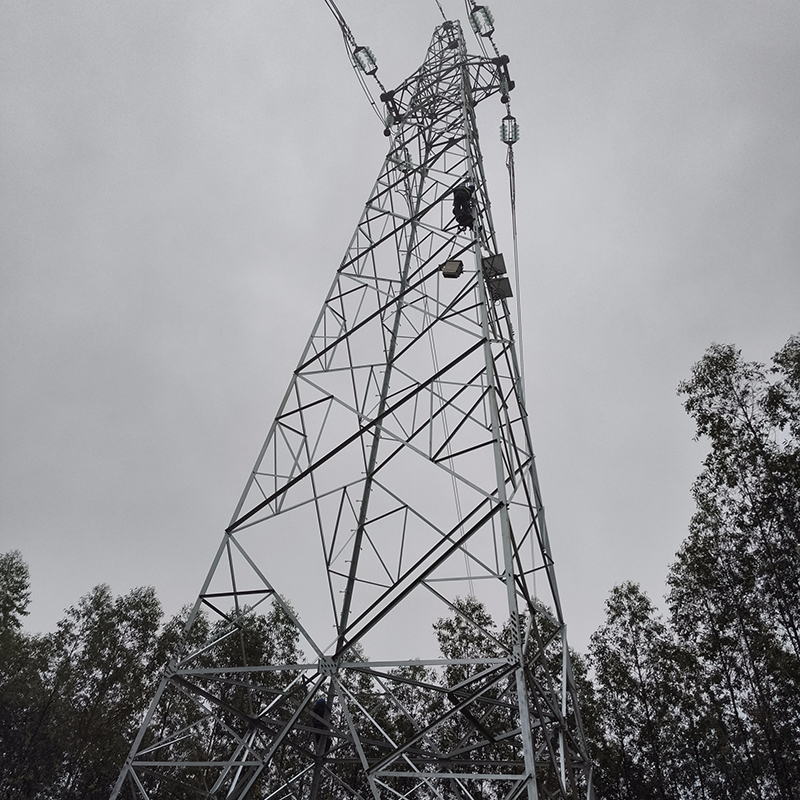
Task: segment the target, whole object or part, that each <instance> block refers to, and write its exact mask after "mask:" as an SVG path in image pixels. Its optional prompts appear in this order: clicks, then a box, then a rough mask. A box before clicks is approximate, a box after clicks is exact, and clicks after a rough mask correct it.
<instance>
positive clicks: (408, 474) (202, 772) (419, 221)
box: [113, 22, 593, 800]
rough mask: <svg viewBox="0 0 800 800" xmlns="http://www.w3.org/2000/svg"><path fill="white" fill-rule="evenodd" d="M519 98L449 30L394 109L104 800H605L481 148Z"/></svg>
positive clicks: (502, 72) (391, 98)
mask: <svg viewBox="0 0 800 800" xmlns="http://www.w3.org/2000/svg"><path fill="white" fill-rule="evenodd" d="M508 88H509V84H508V68H507V59H505V58H502V57H501V58H494V59H492V58H486V57H483V56H471V55H469V54H468V53H467V50H466V45H465V41H464V38H463V35H462V31H461V28H460V26H459V24H458V23H457V22H445V23H444V24H442V25H441V26H440V27H438V28H437V29H436V31H435V33H434V36H433V40H432V43H431V45H430V48H429V50H428V53H427V57H426V59H425V62H424V63H423V65H422V66H421V67H420V69H419V70H417V72H415V73H414V74H413V75H412V76H411V77H410V78H408V80H406V81H405V82H403V83H402V84H401V85H400V86H398V87H397V88H396V89H395V90H394V91H392V92H388V93H386V94H385V95H384V96H383V97H382V98H381V99H382V101H384V102H385V105H386V110H387V115H388V119H389V123H388V130H387V132H388V133H389V134H390V139H389V142H390V149H389V154H388V156H387V158H386V161H385V162H384V164H383V167H382V169H381V171H380V174H379V176H378V180H377V182H376V183H375V187H374V189H373V190H372V192H371V194H370V196H369V199H368V200H367V203H366V206H365V208H364V212H363V214H362V216H361V219H360V221H359V223H358V226H357V228H356V231H355V234H354V236H353V238H352V241H351V243H350V246H349V247H348V249H347V252H346V254H345V257H344V259H343V260H342V262H341V265H340V266H339V268H338V270H337V272H336V276H335V279H334V281H333V285H332V286H331V289H330V291H329V293H328V296H327V298H326V300H325V302H324V304H323V306H322V310H321V312H320V314H319V317H318V319H317V322H316V324H315V326H314V329H313V332H312V334H311V337H310V339H309V340H308V343H307V345H306V347H305V349H304V350H303V354H302V356H301V358H300V362H299V365H298V367H297V369H296V370H295V372H294V375H293V376H292V379H291V381H290V383H289V388H288V390H287V392H286V395H285V397H284V399H283V402H282V403H281V406H280V409H279V411H278V413H277V416H276V417H275V420H274V422H273V423H272V426H271V428H270V430H269V433H268V435H267V439H266V442H265V444H264V446H263V448H262V450H261V452H260V454H259V456H258V459H257V461H256V465H255V468H254V469H253V472H252V474H251V475H250V478H249V480H248V481H247V484H246V486H245V489H244V492H243V494H242V497H241V500H240V501H239V503H238V505H237V506H236V509H235V512H234V514H233V518H232V521H231V524H230V525H229V527H228V528H227V530H226V531H225V534H224V537H223V541H222V543H221V545H220V548H219V550H218V552H217V554H216V557H215V558H214V561H213V564H212V567H211V570H210V572H209V575H208V577H207V579H206V581H205V583H204V584H203V588H202V591H201V593H200V596H199V598H198V600H197V602H196V604H195V606H194V608H193V610H192V612H191V614H190V616H189V619H188V622H187V626H186V630H185V632H184V635H183V644H182V645H181V647H180V648H179V650H178V654H177V655H176V656H175V657H174V658H173V660H172V662H171V664H170V666H169V668H168V669H167V671H166V673H165V675H164V677H163V678H162V680H161V683H160V685H159V687H158V690H157V693H156V696H155V699H154V700H153V703H152V705H151V707H150V710H149V711H148V713H147V716H146V718H145V720H144V723H143V725H142V727H141V729H140V731H139V733H138V735H137V737H136V739H135V742H134V744H133V747H132V750H131V753H130V756H129V758H128V760H127V761H126V763H125V766H124V769H123V771H122V773H121V776H120V779H119V781H118V784H117V787H116V789H115V792H114V795H113V796H114V797H116V796H117V795H118V794H119V795H120V796H122V797H129V796H130V797H135V798H140V799H141V798H149V799H150V800H153V799H154V798H165V797H167V798H171V797H175V798H177V797H186V798H190V797H213V798H250V797H253V798H256V797H257V798H274V799H275V800H277V799H278V798H296V799H297V800H300V798H308V797H311V798H314V799H316V798H339V797H341V798H363V799H364V800H366V798H415V799H416V798H440V799H443V798H458V799H459V800H488V798H509V799H510V798H521V797H525V798H528V800H532V799H533V798H538V797H547V798H550V797H559V798H567V797H568V798H578V797H589V798H591V797H593V793H592V788H591V767H590V762H589V757H588V753H587V749H586V744H585V740H584V736H583V731H582V727H581V721H580V715H579V713H578V710H577V696H576V690H575V682H574V679H573V674H572V669H571V665H570V657H569V651H568V648H567V643H566V627H565V624H564V620H563V617H562V613H561V604H560V601H559V596H558V591H557V588H556V580H555V573H554V569H553V559H552V556H551V551H550V545H549V542H548V537H547V530H546V526H545V520H544V514H543V509H542V502H541V498H540V493H539V485H538V481H537V476H536V469H535V465H534V457H533V450H532V448H531V440H530V433H529V430H528V418H527V413H526V410H525V404H524V399H523V387H522V382H521V379H520V370H519V365H518V362H517V352H516V349H515V343H514V333H513V329H512V325H511V318H510V315H509V309H508V306H507V298H508V297H509V296H510V284H509V281H508V279H507V277H506V275H505V269H504V266H503V259H502V257H500V258H498V257H497V256H498V254H499V248H498V244H497V241H496V237H495V231H494V226H493V223H492V215H491V210H490V204H489V198H488V194H487V188H486V180H485V176H484V171H483V162H482V159H481V154H480V150H479V147H478V132H477V126H476V120H475V106H477V105H478V104H479V103H480V102H482V101H483V100H485V99H486V98H488V97H490V96H492V95H495V94H498V93H501V94H502V93H506V92H507V91H508ZM465 184H471V185H473V186H474V194H473V199H472V203H473V207H472V213H473V217H474V220H475V223H474V225H473V228H472V229H470V228H469V227H462V228H459V226H458V224H457V222H456V220H455V219H454V218H453V214H452V210H451V200H452V195H453V192H454V189H456V188H457V187H459V186H462V185H465ZM457 261H461V262H462V264H463V267H464V269H463V273H461V274H460V275H459V276H458V277H449V278H448V277H446V276H445V274H444V273H443V271H442V264H443V263H445V262H457ZM447 271H451V272H452V274H455V273H457V272H458V267H457V265H454V264H452V263H451V264H450V266H449V267H448V270H447ZM484 611H487V612H490V613H491V614H492V615H494V617H495V618H497V619H498V620H500V622H501V623H503V624H501V625H500V626H499V627H494V626H493V624H492V623H491V621H490V620H489V618H488V617H487V615H486V613H484ZM265 619H267V620H269V622H268V623H265V622H264V620H265ZM439 619H445V620H449V623H448V624H449V625H450V628H449V629H448V628H447V625H445V626H444V627H442V625H440V626H439V631H440V636H441V635H443V632H445V633H446V630H451V631H456V632H457V633H458V635H456V636H454V637H451V639H450V640H448V641H450V646H446V645H445V646H443V647H442V648H441V649H440V647H439V646H438V645H437V639H436V638H435V636H434V634H433V632H432V625H433V624H434V623H436V621H437V620H439ZM259 620H261V622H259ZM270 624H272V625H273V626H274V625H277V626H278V628H279V629H280V631H281V634H280V636H282V637H283V638H282V639H281V642H282V643H281V642H278V643H277V644H274V643H273V645H271V646H270V647H271V653H268V654H267V655H265V654H264V646H263V641H264V640H265V638H264V637H266V636H267V634H266V633H265V630H266V629H265V628H264V625H267V626H269V625H270ZM259 625H261V626H262V627H259ZM254 637H255V640H256V641H257V643H258V642H260V643H261V644H259V646H256V647H254V646H253V642H254ZM267 638H268V637H267ZM273 638H274V636H273ZM445 639H446V636H445ZM294 640H297V643H298V646H297V647H294V648H293V645H292V642H293V641H294ZM267 649H269V648H267ZM254 652H257V653H259V655H258V656H257V657H254V656H253V653H254ZM287 653H288V654H290V655H288V656H287V655H285V654H287ZM297 653H303V655H302V657H301V656H298V655H297ZM282 654H284V655H282ZM412 657H413V658H412ZM287 658H288V659H289V661H290V662H291V663H284V661H285V660H286V659H287Z"/></svg>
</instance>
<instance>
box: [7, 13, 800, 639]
mask: <svg viewBox="0 0 800 800" xmlns="http://www.w3.org/2000/svg"><path fill="white" fill-rule="evenodd" d="M442 4H443V6H444V9H445V11H446V12H447V13H448V14H449V15H451V16H453V15H455V14H462V12H463V4H462V3H460V2H459V3H457V2H455V0H442ZM339 6H340V8H341V10H342V12H343V13H344V14H345V16H346V17H347V19H348V21H349V22H350V24H351V26H352V28H353V30H354V32H355V35H356V38H357V39H358V40H359V42H363V43H364V44H368V45H369V46H370V47H371V48H372V49H373V50H374V51H375V54H376V56H377V58H378V62H379V64H380V73H379V74H380V76H381V77H382V79H383V81H384V83H386V84H387V85H390V84H395V83H398V82H399V81H400V80H402V79H403V78H404V77H406V76H407V75H408V74H409V73H411V72H412V71H413V70H415V69H416V68H417V66H419V64H420V63H421V61H422V59H423V57H424V55H425V50H426V48H427V45H428V42H429V40H430V35H431V32H432V29H433V27H434V26H435V25H436V24H437V22H438V21H440V19H441V18H440V17H439V13H438V10H437V8H436V4H435V2H434V0H424V2H423V0H405V1H404V2H392V3H389V2H379V0H341V2H340V3H339ZM490 8H491V10H492V11H493V13H494V15H495V17H496V20H497V36H496V40H497V42H498V44H499V46H500V48H501V50H502V51H504V52H507V53H508V54H509V55H510V57H511V64H510V68H511V74H512V77H513V78H514V79H515V80H516V83H517V88H516V89H515V91H514V93H513V96H512V99H513V106H514V113H515V115H516V117H517V119H518V120H519V122H520V126H521V129H522V139H521V141H520V142H519V144H518V145H517V146H516V149H515V152H516V160H517V178H518V213H519V224H520V258H521V269H522V286H521V287H520V292H521V297H522V303H523V331H524V347H525V360H526V377H527V384H528V401H529V410H530V412H531V414H532V431H533V436H534V444H535V446H536V450H537V455H538V458H537V463H538V467H539V472H540V478H541V483H542V489H543V492H544V499H545V504H546V507H547V514H548V523H549V527H550V533H551V539H552V545H553V550H554V554H555V557H556V564H557V574H558V578H559V583H560V587H561V596H562V601H563V604H564V609H565V613H566V616H567V620H568V622H569V626H570V630H571V640H572V642H573V644H574V645H576V646H577V647H578V648H579V649H584V648H585V646H586V642H587V640H588V637H589V635H590V634H591V632H592V631H593V630H594V629H595V628H596V627H597V626H598V625H599V624H600V623H601V622H602V619H603V602H604V599H605V597H606V595H607V593H608V591H609V590H610V589H611V587H612V586H613V585H614V584H615V583H617V582H619V581H622V580H634V581H639V582H641V583H642V585H643V586H644V588H645V589H646V590H647V591H648V592H649V593H650V595H651V597H653V599H654V600H655V601H656V602H660V601H661V598H662V595H663V593H664V579H665V576H666V572H667V568H668V565H669V563H670V562H671V560H672V558H673V555H674V553H675V551H676V550H677V548H678V546H679V545H680V542H681V540H682V539H683V537H684V536H685V533H686V529H687V524H688V521H689V517H690V515H691V513H692V502H691V498H690V487H691V483H692V481H693V479H694V477H695V476H696V474H697V473H698V471H699V468H700V462H701V459H702V457H703V454H704V447H703V445H702V444H698V443H695V442H693V441H692V434H693V430H692V425H691V422H690V420H689V419H688V417H686V415H685V413H684V412H683V410H682V408H681V405H680V399H679V398H678V397H677V396H676V394H675V387H676V385H677V383H678V381H679V380H681V379H682V378H684V377H686V376H687V375H688V373H689V370H690V369H691V366H692V364H693V363H694V362H695V361H697V360H698V359H699V358H700V357H701V355H702V354H703V351H704V350H705V348H706V347H707V346H708V345H709V344H710V343H711V342H734V343H736V344H737V345H738V346H739V347H741V348H742V349H743V351H744V355H745V357H747V358H749V359H758V360H764V359H767V358H769V357H770V356H771V354H772V353H774V352H775V351H776V350H777V349H778V348H779V347H780V346H781V345H782V344H783V343H784V342H785V341H786V339H787V338H788V337H789V336H790V335H791V334H792V333H796V332H798V331H800V265H798V252H800V219H799V217H800V144H798V142H799V141H800V137H798V121H799V120H800V35H799V33H798V32H800V4H799V3H797V2H796V0H791V1H787V2H777V1H771V0H760V1H759V2H756V0H753V1H752V2H743V1H742V0H692V1H691V2H690V1H689V0H678V1H676V2H663V0H660V1H659V2H651V1H650V0H605V1H603V0H595V1H594V2H588V0H587V1H586V2H567V1H565V0H560V1H559V2H556V1H555V0H543V1H538V2H512V1H511V0H495V2H492V3H491V5H490ZM503 113H504V112H503V110H502V106H501V105H500V104H499V103H496V104H495V102H494V101H490V102H489V107H488V108H486V109H485V110H484V111H483V113H482V116H481V122H482V123H483V125H484V129H483V136H482V139H481V142H482V147H483V150H484V155H485V157H486V161H487V164H488V167H489V188H490V193H491V195H492V199H493V202H494V205H495V214H496V216H497V217H499V218H501V225H500V230H501V234H502V235H503V237H504V240H505V248H506V250H507V251H509V250H510V247H511V243H510V240H509V238H508V226H507V224H506V223H505V222H504V221H503V220H504V218H506V217H507V202H508V201H507V197H508V194H507V193H508V189H507V183H506V175H505V172H504V168H503V158H504V149H503V146H502V145H501V143H500V142H499V140H498V136H497V129H498V126H499V124H500V119H501V117H502V115H503ZM385 147H386V140H385V139H384V137H383V135H382V131H381V128H380V125H379V123H378V122H377V120H376V119H375V118H374V116H372V114H371V111H370V109H369V107H368V105H367V103H366V101H365V100H364V98H363V96H362V95H361V93H360V89H359V87H358V85H357V83H356V80H355V77H354V76H353V74H352V70H351V68H350V66H349V63H348V61H347V58H346V56H345V53H344V49H343V46H342V41H341V36H340V34H339V31H338V28H337V27H336V24H335V23H334V20H333V18H332V17H331V15H330V14H329V12H328V11H327V9H326V8H325V5H324V3H323V2H322V0H318V2H303V3H283V4H278V3H276V2H267V0H235V1H234V0H214V1H213V2H212V0H191V1H190V0H166V1H165V0H129V1H126V2H122V1H121V2H115V3H108V2H106V1H105V0H82V1H81V2H73V1H72V0H62V1H61V2H58V3H52V2H44V0H29V1H28V2H23V1H22V0H0V170H1V172H0V214H1V217H0V218H1V223H0V224H1V226H2V230H0V259H2V275H1V277H0V279H1V281H2V283H1V284H0V336H1V340H0V397H1V398H2V423H1V424H2V441H1V442H0V470H1V471H0V480H1V484H0V487H1V489H0V490H1V491H2V495H1V496H0V552H4V551H7V550H9V549H12V548H19V549H20V550H21V551H22V553H23V555H24V557H25V558H26V560H27V561H28V562H29V564H30V567H31V577H32V584H33V585H32V589H33V602H32V604H31V608H30V610H31V614H30V617H29V624H28V627H29V629H30V630H32V631H44V630H49V629H52V628H53V627H54V625H55V623H56V621H57V619H58V618H59V617H60V616H61V613H62V610H63V609H64V608H65V607H66V606H69V605H71V604H73V603H74V602H76V601H77V600H78V598H79V597H80V595H81V594H83V593H85V592H86V591H88V590H89V589H90V588H91V587H92V586H93V585H95V584H97V583H100V582H107V583H109V584H110V585H111V587H112V589H113V591H114V592H116V593H121V592H126V591H128V590H129V589H130V588H132V587H134V586H140V585H154V586H155V587H156V589H157V591H158V594H159V596H160V597H161V599H162V601H163V602H164V604H165V608H166V610H167V612H168V613H173V612H174V611H176V610H177V609H178V608H179V607H180V606H182V605H184V604H186V603H189V602H192V601H193V600H194V598H195V597H196V595H197V592H198V590H199V588H200V584H201V581H202V579H203V577H204V576H205V573H206V571H207V568H208V566H209V564H210V562H211V558H212V556H213V554H214V551H215V549H216V546H217V544H218V541H219V537H220V535H221V533H222V529H223V528H224V527H225V525H226V524H227V522H228V520H229V517H230V515H231V513H232V511H233V508H234V505H235V503H236V500H237V499H238V496H239V493H240V492H241V489H242V488H243V486H244V482H245V480H246V477H247V475H248V473H249V471H250V469H251V467H252V464H253V461H254V460H255V457H256V455H257V452H258V449H259V447H260V445H261V443H262V440H263V437H264V435H265V434H266V432H267V428H268V426H269V423H270V421H271V419H272V416H273V415H274V413H275V411H276V409H277V405H278V402H279V399H280V397H281V395H282V393H283V391H284V389H285V386H286V384H287V382H288V380H289V377H290V373H291V371H292V369H293V368H294V366H295V365H296V361H297V358H298V357H299V354H300V350H301V348H302V346H303V345H304V343H305V340H306V338H307V336H308V334H309V332H310V330H311V326H312V324H313V321H314V319H315V317H316V314H317V312H318V310H319V307H320V305H321V303H322V301H323V299H324V295H325V292H326V290H327V288H328V286H329V283H330V280H331V278H332V274H333V271H334V270H335V269H336V267H337V265H338V263H339V260H340V258H341V256H342V254H343V253H344V249H345V247H346V245H347V242H348V240H349V238H350V235H351V233H352V230H353V228H354V227H355V224H356V222H357V220H358V216H359V214H360V212H361V209H362V207H363V203H364V201H365V200H366V198H367V194H368V192H369V190H370V188H371V186H372V183H373V181H374V178H375V176H376V174H377V172H378V169H379V167H380V164H381V161H382V158H383V155H384V149H385Z"/></svg>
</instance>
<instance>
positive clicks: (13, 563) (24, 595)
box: [0, 550, 31, 636]
mask: <svg viewBox="0 0 800 800" xmlns="http://www.w3.org/2000/svg"><path fill="white" fill-rule="evenodd" d="M30 597H31V593H30V575H29V574H28V565H27V564H26V563H25V562H24V561H23V560H22V554H21V553H20V552H19V550H12V551H11V552H10V553H3V554H1V555H0V636H3V635H5V633H6V632H7V631H10V630H12V629H16V630H19V628H20V627H21V626H22V623H21V621H20V617H24V616H25V615H26V614H27V613H28V603H29V602H30Z"/></svg>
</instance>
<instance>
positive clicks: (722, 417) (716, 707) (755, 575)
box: [668, 336, 800, 800]
mask: <svg viewBox="0 0 800 800" xmlns="http://www.w3.org/2000/svg"><path fill="white" fill-rule="evenodd" d="M679 391H680V392H682V393H683V394H684V395H685V396H686V400H685V407H686V409H687V411H688V412H689V414H690V415H691V416H692V417H693V418H694V420H695V423H696V425H697V436H698V437H700V436H704V437H707V439H708V440H709V443H710V452H709V454H708V456H707V457H706V459H705V461H704V464H703V471H702V473H701V475H700V476H699V478H698V479H697V481H696V483H695V485H694V487H693V495H694V498H695V502H696V504H697V511H696V513H695V515H694V517H693V518H692V521H691V525H690V531H689V536H688V538H687V539H686V541H685V542H684V544H683V546H682V547H681V550H680V551H679V553H678V556H677V560H676V562H675V564H674V565H673V567H672V570H671V572H670V576H669V581H668V583H669V587H670V593H669V603H670V610H671V613H672V620H673V624H674V626H675V630H676V633H677V635H678V636H679V638H680V640H681V641H682V643H683V644H684V646H685V648H686V650H687V651H688V652H691V653H692V654H693V655H694V662H695V664H696V668H697V670H698V671H699V672H698V676H699V680H700V682H702V683H703V684H704V685H705V686H706V687H707V688H706V697H705V717H706V719H705V723H704V726H705V728H706V729H707V732H709V733H711V734H712V739H713V741H714V742H715V748H714V750H715V752H706V753H705V759H706V761H707V762H709V763H708V764H707V766H708V767H709V768H711V770H710V771H712V772H716V773H718V774H719V775H721V776H722V778H723V780H722V782H721V785H722V786H724V787H725V789H724V791H723V790H720V792H719V793H717V792H715V793H714V794H713V796H720V797H723V796H731V797H742V798H748V797H754V798H760V797H764V798H767V797H769V798H772V797H777V798H782V799H784V798H785V800H791V799H792V798H797V797H800V790H798V787H800V734H799V733H798V732H799V731H800V635H799V631H800V549H799V548H798V543H800V337H797V336H794V337H792V338H791V339H790V340H789V341H788V342H787V344H786V345H785V347H784V348H782V349H781V351H779V352H778V353H777V354H776V355H775V356H774V358H773V366H772V367H771V368H770V369H767V368H766V367H764V366H763V365H761V364H758V363H753V362H745V361H744V360H743V359H742V357H741V352H740V351H739V350H736V349H735V348H734V347H732V346H730V345H713V346H712V347H711V348H709V350H708V351H707V352H706V354H705V356H704V357H703V359H701V361H700V362H699V363H698V364H697V365H695V367H694V369H693V371H692V376H691V378H690V379H689V380H688V381H685V382H683V383H682V384H681V385H680V387H679ZM728 791H729V792H730V794H726V792H728Z"/></svg>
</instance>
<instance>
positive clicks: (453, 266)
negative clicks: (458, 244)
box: [442, 260, 464, 278]
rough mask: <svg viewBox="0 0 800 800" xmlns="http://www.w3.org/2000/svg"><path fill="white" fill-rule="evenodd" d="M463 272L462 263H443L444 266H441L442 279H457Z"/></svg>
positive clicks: (455, 261) (454, 261)
mask: <svg viewBox="0 0 800 800" xmlns="http://www.w3.org/2000/svg"><path fill="white" fill-rule="evenodd" d="M463 271H464V262H463V261H457V260H453V261H445V262H444V264H442V277H444V278H458V277H460V275H461V273H462V272H463Z"/></svg>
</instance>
